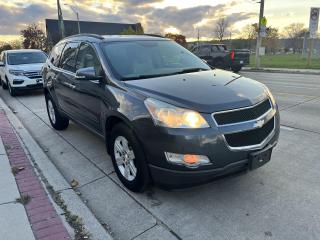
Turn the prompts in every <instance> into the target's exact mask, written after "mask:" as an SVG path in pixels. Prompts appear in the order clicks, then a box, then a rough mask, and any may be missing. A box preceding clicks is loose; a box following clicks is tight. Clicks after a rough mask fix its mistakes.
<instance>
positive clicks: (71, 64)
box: [60, 42, 79, 73]
mask: <svg viewBox="0 0 320 240" xmlns="http://www.w3.org/2000/svg"><path fill="white" fill-rule="evenodd" d="M78 45H79V43H75V42H70V43H67V44H66V46H65V47H64V49H63V53H62V56H61V60H60V68H62V69H64V70H66V71H69V72H73V73H75V72H76V58H77V52H78Z"/></svg>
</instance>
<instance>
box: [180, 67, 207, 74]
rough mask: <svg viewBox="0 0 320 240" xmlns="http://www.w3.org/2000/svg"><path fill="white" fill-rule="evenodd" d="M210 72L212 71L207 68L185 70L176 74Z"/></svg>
mask: <svg viewBox="0 0 320 240" xmlns="http://www.w3.org/2000/svg"><path fill="white" fill-rule="evenodd" d="M209 70H210V69H207V68H186V69H183V70H182V71H179V72H176V74H183V73H192V72H200V71H209Z"/></svg>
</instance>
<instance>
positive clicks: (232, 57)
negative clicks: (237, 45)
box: [230, 51, 234, 60]
mask: <svg viewBox="0 0 320 240" xmlns="http://www.w3.org/2000/svg"><path fill="white" fill-rule="evenodd" d="M230 58H231V60H234V51H232V52H231V53H230Z"/></svg>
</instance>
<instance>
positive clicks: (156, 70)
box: [102, 40, 210, 81]
mask: <svg viewBox="0 0 320 240" xmlns="http://www.w3.org/2000/svg"><path fill="white" fill-rule="evenodd" d="M102 49H103V52H104V54H105V56H106V58H107V61H108V63H109V65H110V67H111V69H112V72H113V73H114V75H115V76H116V77H117V78H118V79H120V80H124V81H125V80H134V79H145V78H152V77H159V76H165V75H175V74H180V73H184V72H191V71H199V70H210V68H209V66H208V65H207V64H205V63H204V62H203V61H202V60H201V59H199V58H198V57H197V56H195V55H194V54H192V53H191V52H189V51H188V50H187V49H185V48H184V47H182V46H180V45H179V44H177V43H175V42H173V41H169V40H137V41H120V42H109V43H103V44H102Z"/></svg>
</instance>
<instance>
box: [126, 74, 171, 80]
mask: <svg viewBox="0 0 320 240" xmlns="http://www.w3.org/2000/svg"><path fill="white" fill-rule="evenodd" d="M173 74H175V73H166V74H164V73H163V74H145V75H138V76H134V77H123V78H121V80H122V81H130V80H139V79H146V78H156V77H164V76H169V75H173Z"/></svg>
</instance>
